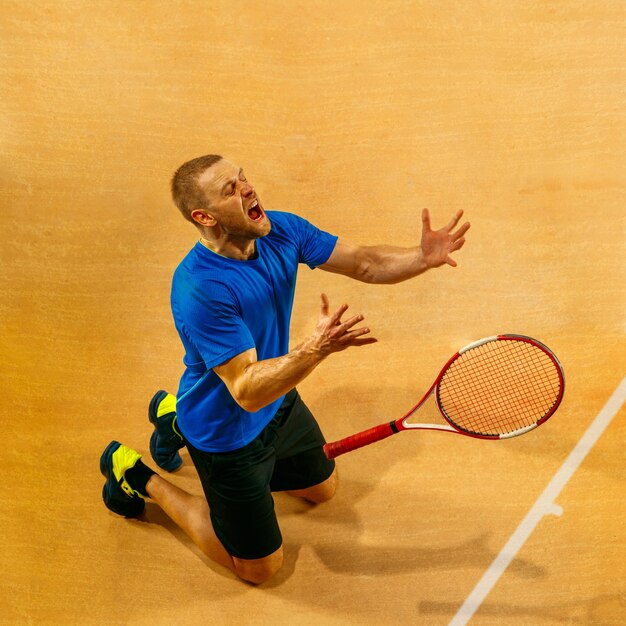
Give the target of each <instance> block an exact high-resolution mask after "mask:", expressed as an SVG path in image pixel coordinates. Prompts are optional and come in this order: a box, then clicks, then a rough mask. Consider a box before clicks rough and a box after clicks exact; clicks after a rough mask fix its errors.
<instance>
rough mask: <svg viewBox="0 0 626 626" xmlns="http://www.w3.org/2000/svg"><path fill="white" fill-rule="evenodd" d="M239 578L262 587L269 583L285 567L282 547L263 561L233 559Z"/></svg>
mask: <svg viewBox="0 0 626 626" xmlns="http://www.w3.org/2000/svg"><path fill="white" fill-rule="evenodd" d="M233 560H234V562H235V571H236V573H237V575H238V576H239V578H242V579H243V580H245V581H247V582H250V583H253V584H254V585H260V584H262V583H264V582H267V581H268V580H269V579H270V578H272V576H274V575H275V574H276V573H277V572H278V570H280V568H281V567H282V566H283V548H282V546H281V547H280V548H278V550H276V552H273V553H272V554H270V555H269V556H266V557H264V558H262V559H233Z"/></svg>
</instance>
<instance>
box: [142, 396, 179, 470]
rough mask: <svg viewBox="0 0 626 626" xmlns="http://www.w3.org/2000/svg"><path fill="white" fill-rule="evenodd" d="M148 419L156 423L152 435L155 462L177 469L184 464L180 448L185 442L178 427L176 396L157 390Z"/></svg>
mask: <svg viewBox="0 0 626 626" xmlns="http://www.w3.org/2000/svg"><path fill="white" fill-rule="evenodd" d="M148 419H149V420H150V422H151V423H152V424H154V432H153V433H152V436H151V437H150V454H151V455H152V458H153V459H154V462H155V463H156V464H157V465H158V466H159V467H160V468H161V469H164V470H166V471H168V472H173V471H174V470H177V469H178V468H179V467H180V466H181V465H182V464H183V460H182V459H181V458H180V454H178V450H180V449H181V448H182V447H184V445H185V442H184V440H183V436H182V435H181V434H180V432H179V431H178V430H177V428H176V396H174V395H172V394H171V393H167V391H157V392H156V393H155V394H154V397H153V398H152V400H150V406H149V407H148Z"/></svg>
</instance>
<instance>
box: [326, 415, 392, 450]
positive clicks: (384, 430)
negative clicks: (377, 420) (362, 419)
mask: <svg viewBox="0 0 626 626" xmlns="http://www.w3.org/2000/svg"><path fill="white" fill-rule="evenodd" d="M392 424H393V426H395V423H394V422H390V423H387V424H380V425H379V426H374V428H370V429H368V430H364V431H362V432H360V433H357V434H356V435H350V437H345V438H344V439H340V440H339V441H333V442H332V443H327V444H326V445H325V446H324V453H325V454H326V456H327V457H328V458H329V459H334V458H335V457H338V456H339V455H340V454H345V453H346V452H352V450H357V449H358V448H362V447H363V446H368V445H369V444H370V443H374V442H375V441H380V440H381V439H385V438H386V437H390V436H391V435H395V433H397V432H398V430H397V428H396V429H395V430H394V428H393V427H392Z"/></svg>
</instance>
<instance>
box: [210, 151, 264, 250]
mask: <svg viewBox="0 0 626 626" xmlns="http://www.w3.org/2000/svg"><path fill="white" fill-rule="evenodd" d="M198 184H199V185H200V187H202V189H203V190H204V193H205V194H206V197H207V199H208V201H209V204H210V208H209V209H207V210H206V213H208V214H210V215H212V216H213V217H214V218H215V220H216V221H217V223H218V224H219V226H220V227H221V229H222V231H223V232H224V233H225V234H227V235H230V236H232V237H236V238H238V239H258V238H259V237H264V236H265V235H267V233H269V232H270V229H271V227H272V226H271V223H270V220H269V218H268V217H267V215H266V214H265V211H264V210H263V205H262V204H261V201H260V200H259V198H258V196H257V195H256V191H255V189H254V187H253V186H252V185H251V184H250V183H249V182H248V181H247V180H246V177H245V175H244V173H243V169H242V168H240V167H238V166H236V165H234V164H233V163H231V162H230V161H227V160H226V159H222V160H221V161H218V162H217V163H215V164H214V165H212V166H211V167H209V168H208V169H207V170H205V171H204V172H203V173H202V174H201V175H200V176H199V177H198Z"/></svg>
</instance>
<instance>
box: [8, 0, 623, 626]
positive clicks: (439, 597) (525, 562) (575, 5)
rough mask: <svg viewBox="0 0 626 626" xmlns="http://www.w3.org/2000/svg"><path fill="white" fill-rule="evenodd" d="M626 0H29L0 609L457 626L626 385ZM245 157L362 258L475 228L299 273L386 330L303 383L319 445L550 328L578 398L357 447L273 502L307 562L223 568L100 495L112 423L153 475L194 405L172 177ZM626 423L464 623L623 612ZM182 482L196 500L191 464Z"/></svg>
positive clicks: (296, 334)
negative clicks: (396, 259)
mask: <svg viewBox="0 0 626 626" xmlns="http://www.w3.org/2000/svg"><path fill="white" fill-rule="evenodd" d="M625 41H626V4H624V2H622V1H618V0H615V1H611V0H601V1H599V2H583V1H567V2H565V1H556V2H536V1H528V2H526V1H520V2H516V1H515V2H514V1H510V2H505V1H492V2H490V1H482V2H464V3H462V2H448V1H446V2H409V1H406V2H400V1H389V2H368V1H366V2H357V1H356V0H354V1H348V0H335V1H333V2H321V1H311V2H305V1H301V0H299V1H269V2H258V1H256V2H245V1H232V2H221V1H212V2H200V1H191V0H190V1H186V2H182V1H181V2H156V1H155V2H111V1H103V2H98V3H95V2H87V1H86V0H84V1H83V2H80V1H77V0H72V1H65V2H63V1H62V2H32V1H30V2H21V1H20V2H13V1H10V0H3V2H2V3H1V14H0V92H1V94H2V95H1V98H0V141H1V155H0V175H1V176H2V185H1V187H0V200H1V221H0V226H1V232H2V243H1V244H0V252H1V257H0V259H1V265H2V281H1V283H0V285H1V286H0V324H1V331H0V338H1V339H0V340H1V344H0V346H1V355H2V359H1V360H0V380H1V383H0V384H1V392H2V404H1V407H2V408H1V412H0V415H1V420H2V422H1V423H2V431H1V432H2V438H1V442H2V452H1V453H0V470H1V475H2V482H1V487H0V528H1V529H2V534H3V549H2V551H1V553H0V571H1V572H2V575H1V576H0V623H1V624H174V623H176V624H220V625H231V624H232V625H234V624H315V625H316V626H318V625H321V624H324V625H326V624H328V625H337V626H339V625H347V624H385V625H392V624H428V625H430V624H432V625H438V624H447V623H449V621H450V620H451V618H452V616H453V615H454V614H455V612H456V611H457V609H458V608H459V606H460V605H461V604H462V603H463V601H464V600H465V598H466V597H467V596H468V594H469V593H470V592H471V590H472V589H473V587H474V585H475V584H476V582H477V581H478V579H479V578H480V577H481V575H482V574H483V572H484V571H485V570H486V568H488V567H489V565H490V563H491V562H492V561H493V559H494V558H495V556H496V555H497V554H498V553H499V552H500V550H501V549H502V547H503V545H504V544H505V543H506V541H507V539H508V538H509V537H510V536H511V534H512V532H513V531H514V530H515V528H516V527H517V526H518V524H519V523H520V521H521V520H522V519H523V517H524V516H525V515H526V513H527V512H528V510H529V509H530V508H531V507H532V505H533V504H534V503H535V501H536V500H537V498H538V496H539V494H540V493H541V492H542V490H543V489H544V487H545V486H546V485H547V484H548V482H549V481H550V480H551V478H552V477H553V476H554V474H555V473H556V472H557V470H558V469H559V467H560V466H561V465H562V463H563V462H564V460H565V458H566V457H567V455H568V454H569V452H570V451H571V450H572V448H573V447H574V446H575V445H576V443H577V441H578V440H579V439H580V437H581V435H582V434H583V432H584V431H585V429H586V428H587V426H588V425H589V424H590V423H591V422H592V421H593V420H594V418H595V416H596V415H597V414H598V412H599V411H600V410H601V408H602V407H603V405H604V404H605V402H606V401H607V399H608V398H609V397H610V396H611V394H612V393H613V391H614V390H615V389H616V388H617V386H618V385H619V383H620V381H621V380H622V379H623V377H624V375H625V374H626V357H625V356H624V355H625V349H626V341H625V340H624V332H625V318H624V310H625V304H626V291H625V287H624V285H625V279H626V268H625V261H624V235H625V234H626V233H625V229H624V223H625V222H624V216H625V209H624V207H625V206H626V193H625V192H626V176H625V169H624V149H625V147H626V135H625V127H624V110H625V98H624V87H625V84H626V45H625V43H624V42H625ZM209 152H219V153H224V154H226V155H227V156H229V157H230V158H231V159H232V160H235V161H236V162H238V163H240V164H241V165H243V166H244V167H245V168H246V173H247V175H248V178H249V179H250V180H251V181H252V182H253V183H254V184H255V185H256V188H257V191H258V193H259V195H260V197H261V198H262V199H263V201H264V203H265V205H266V207H268V208H270V209H281V210H288V211H294V212H297V213H299V214H301V215H303V216H304V217H306V218H307V219H309V220H310V221H312V222H314V223H315V224H317V225H318V226H320V227H322V228H325V229H326V230H329V231H331V232H334V233H337V234H339V235H340V236H341V237H343V238H345V239H347V240H349V241H354V242H355V243H368V242H369V243H388V244H396V245H405V246H409V245H415V244H416V243H417V242H418V239H419V232H420V222H419V211H420V209H421V208H422V207H429V208H430V209H431V211H432V214H433V219H434V222H435V223H436V224H438V225H443V224H444V223H445V222H446V221H447V220H448V218H449V216H450V215H451V214H452V213H453V212H454V211H455V210H457V209H459V208H463V209H465V210H466V214H467V217H468V218H469V219H471V222H472V229H471V230H470V232H469V234H468V243H467V245H466V247H465V248H464V249H463V250H462V251H461V253H460V254H457V259H458V261H459V267H458V268H457V269H455V270H453V269H451V268H442V269H440V270H436V271H432V272H430V273H429V274H427V275H425V276H422V277H420V278H417V279H415V280H413V281H411V282H408V283H404V284H400V285H396V286H387V287H385V286H367V285H363V284H359V283H356V282H352V281H349V280H347V279H345V278H341V277H338V276H334V275H330V274H327V273H324V272H321V271H314V272H311V271H309V270H308V269H307V268H303V269H302V271H301V273H300V276H299V282H298V288H297V294H296V305H295V308H294V314H293V320H292V339H293V342H294V343H296V342H298V341H300V340H302V339H303V338H304V337H306V336H307V333H310V332H312V330H313V327H314V324H315V321H316V319H317V310H318V298H319V293H320V292H321V291H322V290H323V291H325V292H327V293H328V294H329V295H330V298H331V304H336V305H338V304H340V303H341V302H342V301H346V302H349V303H350V304H351V307H352V309H353V310H355V311H362V312H363V313H364V314H365V315H366V318H367V320H368V325H370V326H371V328H372V329H373V333H374V334H375V335H376V336H377V337H378V339H379V343H378V344H377V345H375V346H371V347H367V348H363V349H361V350H353V351H347V352H344V353H342V354H338V355H334V356H333V357H331V358H329V359H328V360H327V361H326V362H325V363H323V364H322V365H321V366H320V367H319V368H318V369H317V370H316V371H315V372H314V373H313V374H312V375H311V376H310V378H309V379H307V380H306V381H305V382H304V383H303V384H302V385H300V391H301V394H302V395H303V397H304V399H305V400H306V401H307V403H308V404H309V405H310V407H311V408H312V409H313V411H314V413H315V414H316V415H317V416H318V419H319V420H320V422H321V424H322V426H323V429H324V431H325V434H326V436H327V437H328V438H329V439H330V438H338V437H340V436H344V435H347V434H350V433H351V432H354V431H355V430H356V429H359V428H365V427H368V426H371V425H375V424H377V423H379V422H381V421H384V420H385V419H392V418H397V417H399V416H400V415H402V414H403V413H404V412H405V410H407V409H408V408H410V407H411V406H412V405H413V404H414V403H415V402H416V401H417V400H418V399H419V396H420V395H421V393H422V392H423V391H424V390H425V389H426V388H427V386H428V385H430V383H431V381H432V379H433V377H434V376H435V374H436V373H437V372H438V370H439V368H440V366H441V365H442V364H443V362H445V360H446V359H447V358H448V357H449V356H450V355H451V354H452V353H453V352H454V351H456V350H457V349H458V348H460V347H461V346H463V345H465V344H466V343H469V342H470V341H472V340H475V339H478V338H480V337H483V336H485V335H492V334H495V333H498V332H516V333H523V334H528V335H532V336H536V337H537V338H539V339H541V340H543V341H544V342H545V343H547V344H548V345H550V346H551V347H552V348H553V349H554V350H555V352H556V353H557V355H558V356H559V357H560V359H561V361H562V362H563V364H564V367H565V371H566V376H567V393H566V398H565V401H564V402H563V405H562V407H561V409H560V410H559V411H558V413H557V414H556V415H555V416H554V417H553V418H552V419H551V420H550V421H549V422H548V423H547V424H546V425H545V426H544V427H542V428H541V429H539V430H538V431H535V432H534V433H532V434H530V435H528V436H526V437H521V438H518V439H515V440H511V441H508V442H501V443H490V442H481V441H475V440H471V439H468V438H464V437H454V436H448V435H445V434H441V433H428V432H427V433H421V434H415V435H414V434H411V433H407V434H402V435H399V436H398V437H396V438H394V439H391V440H388V441H386V442H381V443H380V444H377V445H375V446H370V447H369V448H367V449H364V450H362V451H360V452H355V453H353V454H351V455H347V456H346V457H343V458H341V459H340V460H339V468H340V472H341V481H342V484H341V489H340V492H339V493H338V495H337V497H336V499H335V500H333V501H332V502H330V503H328V504H326V505H323V506H320V507H319V508H312V507H309V506H307V505H306V504H304V503H302V502H298V501H295V500H292V499H290V498H288V497H287V496H278V497H277V498H276V505H277V509H278V512H279V516H280V520H281V524H282V530H283V534H284V537H285V546H286V553H287V558H286V565H285V567H284V570H283V571H281V573H280V574H279V575H278V576H277V578H276V579H275V580H274V581H272V582H271V583H268V584H266V585H264V586H262V587H259V588H254V587H252V586H248V585H245V584H242V583H241V582H239V581H238V580H236V579H235V578H234V576H232V575H230V574H228V573H226V572H225V571H223V570H221V569H220V568H219V567H217V566H212V565H211V564H209V563H208V562H207V560H206V559H205V558H203V557H202V556H201V555H200V554H199V552H198V551H197V550H196V549H195V548H194V547H193V546H192V545H190V542H189V541H188V540H187V539H186V538H185V537H184V536H182V535H181V533H180V532H178V531H177V530H176V528H175V527H174V526H173V524H172V523H171V522H169V521H168V519H167V518H166V517H165V516H164V515H163V514H162V513H160V512H159V510H158V509H157V508H156V506H155V505H151V504H148V507H147V513H146V514H145V517H144V518H143V519H141V520H135V521H127V520H124V519H122V518H118V517H116V516H115V515H113V514H112V513H110V512H109V511H108V510H107V509H105V507H104V505H103V504H102V502H101V499H100V491H101V488H102V483H103V480H102V478H101V476H100V474H99V471H98V460H99V456H100V454H101V451H102V450H103V448H104V446H105V445H106V444H107V443H108V442H109V441H110V440H111V439H113V438H117V439H119V440H121V441H123V442H125V443H127V444H128V445H131V446H134V447H136V448H137V449H138V450H139V451H140V452H142V453H143V454H146V455H147V456H148V460H149V452H148V440H149V435H150V432H151V430H150V428H149V424H148V421H147V417H146V408H147V403H148V400H149V399H150V397H151V396H152V394H153V393H154V391H155V390H156V389H159V388H161V387H163V388H166V389H169V390H172V391H175V390H176V387H177V384H178V378H179V376H180V374H181V371H182V350H181V347H180V345H179V340H178V337H177V335H176V332H175V329H174V327H173V323H172V321H171V317H170V312H169V287H170V279H171V275H172V272H173V270H174V268H175V267H176V265H177V263H178V262H179V260H180V259H181V258H182V257H183V256H184V254H185V253H186V251H187V250H188V249H189V248H190V247H191V246H192V245H193V244H194V243H195V241H196V232H195V230H194V229H193V228H192V227H191V226H190V225H188V224H187V223H186V222H184V221H183V219H182V218H181V217H180V216H179V214H178V213H177V211H176V209H175V207H174V206H173V204H172V203H171V201H170V199H169V195H168V182H169V178H170V176H171V174H172V172H173V171H174V169H175V168H176V167H177V166H178V165H180V164H181V163H182V162H183V161H185V160H187V159H188V158H192V157H194V156H198V155H201V154H206V153H209ZM625 436H626V409H625V408H624V407H622V408H621V410H620V411H618V412H617V414H616V415H615V417H614V419H613V421H612V422H611V424H610V425H609V426H608V428H607V429H606V431H605V432H604V433H603V435H602V436H601V437H600V439H599V441H598V443H597V444H596V446H595V447H594V448H593V449H592V450H591V452H590V453H589V455H588V456H587V457H586V459H585V460H584V461H583V463H582V464H581V465H580V467H579V468H578V470H577V471H576V472H575V474H574V475H573V477H572V478H571V480H570V481H569V483H568V484H567V485H566V486H565V488H564V489H563V491H562V493H561V495H560V496H559V497H558V499H557V503H558V504H559V505H561V506H562V507H563V515H562V516H561V517H556V516H548V517H544V518H543V519H542V521H541V522H540V523H539V525H538V526H537V527H536V529H535V530H534V531H533V532H532V534H531V535H530V537H529V539H528V541H527V542H526V543H525V544H524V545H523V546H522V548H521V549H520V551H519V553H518V554H517V556H516V558H515V559H514V560H513V562H512V563H511V565H510V567H508V568H507V569H506V571H505V572H504V574H503V576H502V578H501V579H500V580H499V581H498V582H497V584H496V585H495V586H494V588H493V590H492V591H491V593H490V594H489V595H488V596H487V597H486V599H485V601H484V603H483V604H482V605H481V607H480V608H479V610H478V611H477V613H476V614H475V616H474V618H473V620H472V622H471V623H472V624H475V625H476V626H492V625H493V626H495V625H500V624H507V625H509V624H512V625H521V624H524V625H526V624H530V625H537V626H551V625H561V624H584V625H586V624H623V623H626V597H625V595H624V592H625V586H626V554H625V550H624V544H625V528H624V526H625V523H624V520H625V519H626V498H625V492H624V441H625ZM184 459H185V465H184V467H183V469H182V470H181V471H180V472H178V473H177V474H175V475H173V476H172V481H173V482H175V483H176V484H177V485H180V486H182V487H183V488H186V489H188V490H190V491H192V492H194V493H200V486H199V482H198V481H197V479H196V478H195V476H194V470H193V467H192V466H191V465H190V462H189V458H188V456H187V455H186V453H185V454H184Z"/></svg>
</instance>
